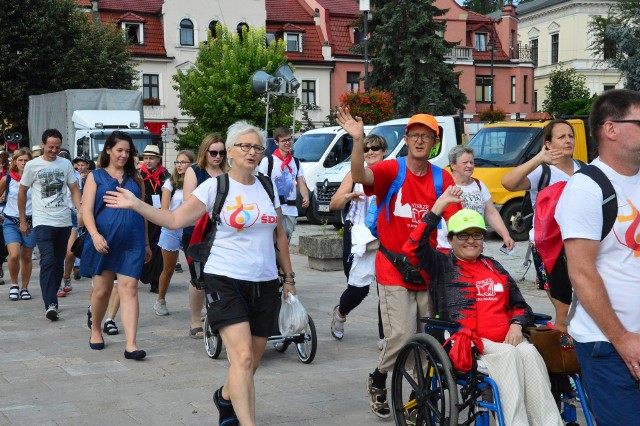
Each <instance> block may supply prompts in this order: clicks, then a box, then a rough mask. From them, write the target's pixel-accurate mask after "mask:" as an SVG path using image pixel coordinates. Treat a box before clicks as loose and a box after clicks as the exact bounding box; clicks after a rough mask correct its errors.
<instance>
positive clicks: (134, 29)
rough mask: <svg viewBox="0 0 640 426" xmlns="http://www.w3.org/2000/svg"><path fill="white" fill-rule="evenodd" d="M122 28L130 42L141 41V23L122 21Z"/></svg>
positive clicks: (137, 42) (140, 42) (136, 42)
mask: <svg viewBox="0 0 640 426" xmlns="http://www.w3.org/2000/svg"><path fill="white" fill-rule="evenodd" d="M122 30H123V31H124V33H125V35H126V37H127V40H129V43H131V44H142V43H143V41H144V40H143V33H142V24H134V23H131V22H123V23H122Z"/></svg>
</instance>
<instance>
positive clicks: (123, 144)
mask: <svg viewBox="0 0 640 426" xmlns="http://www.w3.org/2000/svg"><path fill="white" fill-rule="evenodd" d="M135 154H136V152H135V147H134V145H133V141H132V140H131V136H129V134H127V133H125V132H120V131H115V132H113V133H112V134H111V135H110V136H109V137H108V138H107V140H106V141H105V144H104V148H103V150H102V153H101V154H100V158H99V159H98V162H99V169H97V170H95V171H94V172H92V173H91V174H90V175H89V176H88V177H87V181H86V183H85V187H84V193H83V198H82V213H83V217H84V224H85V227H86V229H87V233H88V238H86V240H85V244H84V251H83V252H82V263H81V264H80V275H82V276H84V277H91V278H92V280H93V291H92V294H91V311H92V313H93V324H92V327H91V337H90V339H89V346H90V347H91V349H94V350H100V349H104V338H103V336H102V330H101V328H100V324H102V318H103V317H104V314H105V311H106V309H107V305H108V303H109V296H110V295H111V290H112V288H113V281H114V280H115V278H116V275H117V276H118V293H119V295H120V307H121V317H122V324H123V325H124V332H125V336H126V346H125V350H124V356H125V358H127V359H142V358H144V357H145V356H146V352H145V351H143V350H139V349H138V346H137V344H136V333H137V331H138V315H139V305H138V279H139V278H140V275H141V273H142V265H143V264H144V262H147V261H148V260H149V259H150V258H151V250H150V249H149V242H148V240H147V231H146V230H147V227H146V223H145V220H144V218H143V217H142V216H141V215H139V214H138V213H135V212H134V211H132V210H120V209H107V208H104V207H105V205H104V201H103V199H102V198H103V196H104V194H105V192H107V191H113V190H115V188H117V187H122V188H126V189H128V190H130V191H131V192H133V193H134V194H135V195H136V197H138V198H141V199H142V198H143V197H144V193H143V188H144V187H143V185H142V178H141V177H140V175H139V174H138V171H137V170H136V168H135V166H134V162H133V157H134V156H135Z"/></svg>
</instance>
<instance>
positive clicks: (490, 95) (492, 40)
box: [489, 22, 496, 111]
mask: <svg viewBox="0 0 640 426" xmlns="http://www.w3.org/2000/svg"><path fill="white" fill-rule="evenodd" d="M495 42H496V36H495V34H494V32H493V22H492V23H491V41H490V42H489V49H491V87H490V88H489V90H490V93H489V111H493V87H494V86H493V52H494V51H495Z"/></svg>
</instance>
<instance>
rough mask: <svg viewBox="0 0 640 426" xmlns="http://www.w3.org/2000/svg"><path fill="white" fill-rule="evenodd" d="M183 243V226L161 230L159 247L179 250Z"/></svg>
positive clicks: (167, 249)
mask: <svg viewBox="0 0 640 426" xmlns="http://www.w3.org/2000/svg"><path fill="white" fill-rule="evenodd" d="M181 243H182V228H180V229H175V230H173V231H172V230H170V229H167V228H162V229H161V230H160V239H159V240H158V247H160V248H161V249H164V250H166V251H179V250H180V245H181Z"/></svg>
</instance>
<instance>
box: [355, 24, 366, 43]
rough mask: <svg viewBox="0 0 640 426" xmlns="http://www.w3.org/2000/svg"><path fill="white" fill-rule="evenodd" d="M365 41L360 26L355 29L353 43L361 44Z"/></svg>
mask: <svg viewBox="0 0 640 426" xmlns="http://www.w3.org/2000/svg"><path fill="white" fill-rule="evenodd" d="M363 41H364V37H363V36H362V31H360V28H354V29H353V44H361V43H362V42H363Z"/></svg>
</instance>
